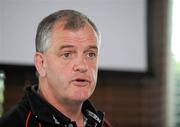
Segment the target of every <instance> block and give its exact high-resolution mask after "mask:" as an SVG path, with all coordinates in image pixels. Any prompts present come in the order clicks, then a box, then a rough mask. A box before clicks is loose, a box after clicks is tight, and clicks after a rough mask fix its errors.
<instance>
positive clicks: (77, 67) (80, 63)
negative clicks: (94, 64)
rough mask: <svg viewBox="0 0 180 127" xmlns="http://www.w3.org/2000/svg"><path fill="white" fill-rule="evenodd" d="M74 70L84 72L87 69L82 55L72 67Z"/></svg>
mask: <svg viewBox="0 0 180 127" xmlns="http://www.w3.org/2000/svg"><path fill="white" fill-rule="evenodd" d="M73 69H74V71H76V72H81V73H85V72H87V70H88V66H87V61H86V59H85V58H84V57H78V58H76V60H75V64H74V67H73Z"/></svg>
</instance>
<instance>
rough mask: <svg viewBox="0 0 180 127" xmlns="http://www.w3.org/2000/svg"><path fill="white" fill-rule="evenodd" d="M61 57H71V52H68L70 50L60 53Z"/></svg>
mask: <svg viewBox="0 0 180 127" xmlns="http://www.w3.org/2000/svg"><path fill="white" fill-rule="evenodd" d="M62 57H63V58H64V59H69V58H71V57H72V53H70V52H65V53H63V54H62Z"/></svg>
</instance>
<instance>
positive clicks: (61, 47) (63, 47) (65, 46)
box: [59, 45, 74, 50]
mask: <svg viewBox="0 0 180 127" xmlns="http://www.w3.org/2000/svg"><path fill="white" fill-rule="evenodd" d="M65 48H74V46H73V45H62V46H60V47H59V50H62V49H65Z"/></svg>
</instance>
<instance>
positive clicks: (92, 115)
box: [87, 110, 101, 123]
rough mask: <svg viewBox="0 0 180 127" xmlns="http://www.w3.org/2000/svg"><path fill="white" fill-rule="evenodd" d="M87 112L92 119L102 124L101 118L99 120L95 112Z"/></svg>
mask: <svg viewBox="0 0 180 127" xmlns="http://www.w3.org/2000/svg"><path fill="white" fill-rule="evenodd" d="M87 112H88V114H89V115H90V116H91V117H92V118H94V119H95V120H96V121H98V122H99V123H101V120H100V118H99V117H98V116H97V115H96V114H94V113H93V112H91V111H89V110H87Z"/></svg>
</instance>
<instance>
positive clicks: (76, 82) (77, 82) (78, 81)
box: [72, 78, 89, 87]
mask: <svg viewBox="0 0 180 127" xmlns="http://www.w3.org/2000/svg"><path fill="white" fill-rule="evenodd" d="M72 83H73V84H74V85H75V86H81V87H82V86H86V85H88V84H89V80H87V79H83V78H77V79H75V80H73V81H72Z"/></svg>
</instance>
